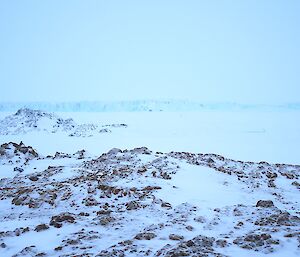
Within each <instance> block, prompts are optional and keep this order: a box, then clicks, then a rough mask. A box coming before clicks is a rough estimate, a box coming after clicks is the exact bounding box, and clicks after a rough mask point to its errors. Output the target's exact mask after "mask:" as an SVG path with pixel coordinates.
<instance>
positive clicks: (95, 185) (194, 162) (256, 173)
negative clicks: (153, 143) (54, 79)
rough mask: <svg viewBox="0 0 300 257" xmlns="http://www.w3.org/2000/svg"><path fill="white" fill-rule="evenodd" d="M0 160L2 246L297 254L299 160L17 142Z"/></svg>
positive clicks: (41, 252)
mask: <svg viewBox="0 0 300 257" xmlns="http://www.w3.org/2000/svg"><path fill="white" fill-rule="evenodd" d="M15 115H16V116H18V115H19V114H15ZM36 115H37V117H39V115H38V114H37V113H36ZM41 115H43V114H41ZM71 123H72V122H71V121H70V122H66V123H65V121H64V122H62V123H61V124H64V125H61V129H67V128H69V125H70V124H71ZM32 124H35V123H30V125H29V124H25V126H24V127H23V128H25V127H26V128H31V126H33V125H32ZM67 124H68V125H67ZM56 128H57V127H56ZM67 130H68V129H67ZM0 165H1V166H0V167H1V168H0V173H1V172H3V174H0V175H1V178H2V179H1V180H0V189H1V191H0V208H1V212H0V256H170V257H171V256H172V257H175V256H265V255H266V256H299V255H300V212H299V210H300V208H299V207H300V203H299V199H300V198H299V190H300V179H299V174H300V173H299V171H300V166H299V165H288V164H270V163H267V162H259V163H255V162H244V161H236V160H232V159H228V158H225V157H223V156H220V155H215V154H201V153H198V154H196V153H189V152H170V153H162V152H153V151H151V150H150V149H148V148H146V147H141V148H134V149H131V150H126V149H124V150H121V149H117V148H114V149H111V150H110V151H108V152H106V153H103V154H102V155H101V156H97V157H94V156H90V155H89V154H88V153H87V152H86V151H85V150H81V151H78V152H76V153H72V154H71V153H59V152H57V153H56V154H55V155H53V156H50V155H49V156H42V155H40V154H39V152H38V149H37V150H35V149H33V148H32V147H31V146H25V145H24V144H23V143H22V142H21V143H19V144H17V143H13V142H10V143H5V144H2V145H1V147H0ZM4 170H5V172H4ZM229 196H230V197H229Z"/></svg>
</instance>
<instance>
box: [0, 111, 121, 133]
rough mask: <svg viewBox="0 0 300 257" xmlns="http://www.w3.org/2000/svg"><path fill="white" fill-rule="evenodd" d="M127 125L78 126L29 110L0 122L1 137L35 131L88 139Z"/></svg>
mask: <svg viewBox="0 0 300 257" xmlns="http://www.w3.org/2000/svg"><path fill="white" fill-rule="evenodd" d="M126 127H127V125H126V124H110V125H106V124H104V125H100V124H77V123H76V122H75V121H74V120H73V119H71V118H70V119H63V118H61V117H59V116H57V115H56V114H53V113H47V112H43V111H40V110H31V109H28V108H25V109H20V110H18V111H17V112H16V113H15V114H13V115H9V116H7V117H5V118H4V119H3V120H1V121H0V135H20V134H26V133H29V132H34V131H44V132H47V133H58V132H62V133H67V135H69V136H76V137H88V136H93V135H94V134H97V133H108V132H112V129H114V128H126Z"/></svg>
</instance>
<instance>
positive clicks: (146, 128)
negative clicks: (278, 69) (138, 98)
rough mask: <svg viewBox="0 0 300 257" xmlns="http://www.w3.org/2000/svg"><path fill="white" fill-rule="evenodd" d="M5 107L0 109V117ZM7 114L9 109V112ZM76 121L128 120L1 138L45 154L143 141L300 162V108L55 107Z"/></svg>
mask: <svg viewBox="0 0 300 257" xmlns="http://www.w3.org/2000/svg"><path fill="white" fill-rule="evenodd" d="M8 114H9V113H1V112H0V118H1V117H2V118H3V117H5V116H7V115H8ZM10 114H11V113H10ZM57 115H58V116H60V117H62V118H64V119H68V118H73V119H74V121H75V122H77V123H78V124H82V123H96V124H102V125H107V124H126V125H128V127H127V128H126V129H125V128H113V129H111V132H112V133H98V134H96V135H94V136H93V137H86V138H83V137H66V135H65V133H62V132H61V133H60V132H58V133H56V134H52V133H43V132H42V131H39V132H37V133H34V134H32V133H28V134H21V135H8V136H0V143H4V142H8V141H16V142H18V141H21V140H23V142H25V143H26V144H29V145H33V146H35V147H36V148H38V149H39V151H40V152H42V153H44V154H50V153H51V154H53V153H55V152H56V151H63V152H74V151H77V150H79V149H82V148H84V149H86V150H87V151H89V152H91V153H92V154H95V155H99V154H101V153H103V152H105V151H108V150H110V149H111V148H113V147H119V148H122V149H126V148H134V147H139V146H147V147H149V148H151V149H155V150H157V151H164V152H168V151H190V152H197V153H198V152H202V153H217V154H222V155H224V156H227V157H230V158H234V159H239V160H249V161H262V160H265V161H269V162H273V163H294V164H298V163H299V143H300V111H287V112H275V111H268V112H253V111H236V112H226V111H223V112H220V111H216V112H215V111H207V112H127V113H115V112H112V113H70V112H67V113H57Z"/></svg>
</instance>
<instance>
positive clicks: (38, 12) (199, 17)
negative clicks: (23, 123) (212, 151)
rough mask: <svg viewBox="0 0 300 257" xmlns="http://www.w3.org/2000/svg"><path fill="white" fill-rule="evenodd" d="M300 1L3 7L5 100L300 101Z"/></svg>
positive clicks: (0, 81)
mask: <svg viewBox="0 0 300 257" xmlns="http://www.w3.org/2000/svg"><path fill="white" fill-rule="evenodd" d="M299 13H300V3H299V1H288V2H283V1H230V2H227V1H226V2H221V1H215V0H213V1H188V2H183V1H169V0H166V1H135V0H130V1H126V2H124V1H113V2H107V1H106V2H104V1H94V0H91V1H88V2H85V3H82V2H81V1H69V0H68V1H63V2H62V1H39V2H37V1H31V0H28V1H13V2H11V1H2V2H1V3H0V32H1V38H2V40H1V41H0V52H1V59H0V86H1V94H0V102H12V101H13V102H20V101H25V102H32V101H34V102H36V101H42V102H45V101H49V102H54V101H58V102H70V101H126V100H130V101H132V100H136V99H156V100H160V99H188V100H191V101H196V102H214V103H218V102H237V103H253V104H265V103H266V104H280V103H289V102H299V95H300V87H299V85H300V78H299V67H300V48H299V45H300V33H299V24H300V16H299Z"/></svg>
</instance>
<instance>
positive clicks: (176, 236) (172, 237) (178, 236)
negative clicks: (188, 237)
mask: <svg viewBox="0 0 300 257" xmlns="http://www.w3.org/2000/svg"><path fill="white" fill-rule="evenodd" d="M169 239H170V240H175V241H180V240H183V239H184V237H183V236H180V235H176V234H170V235H169Z"/></svg>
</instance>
